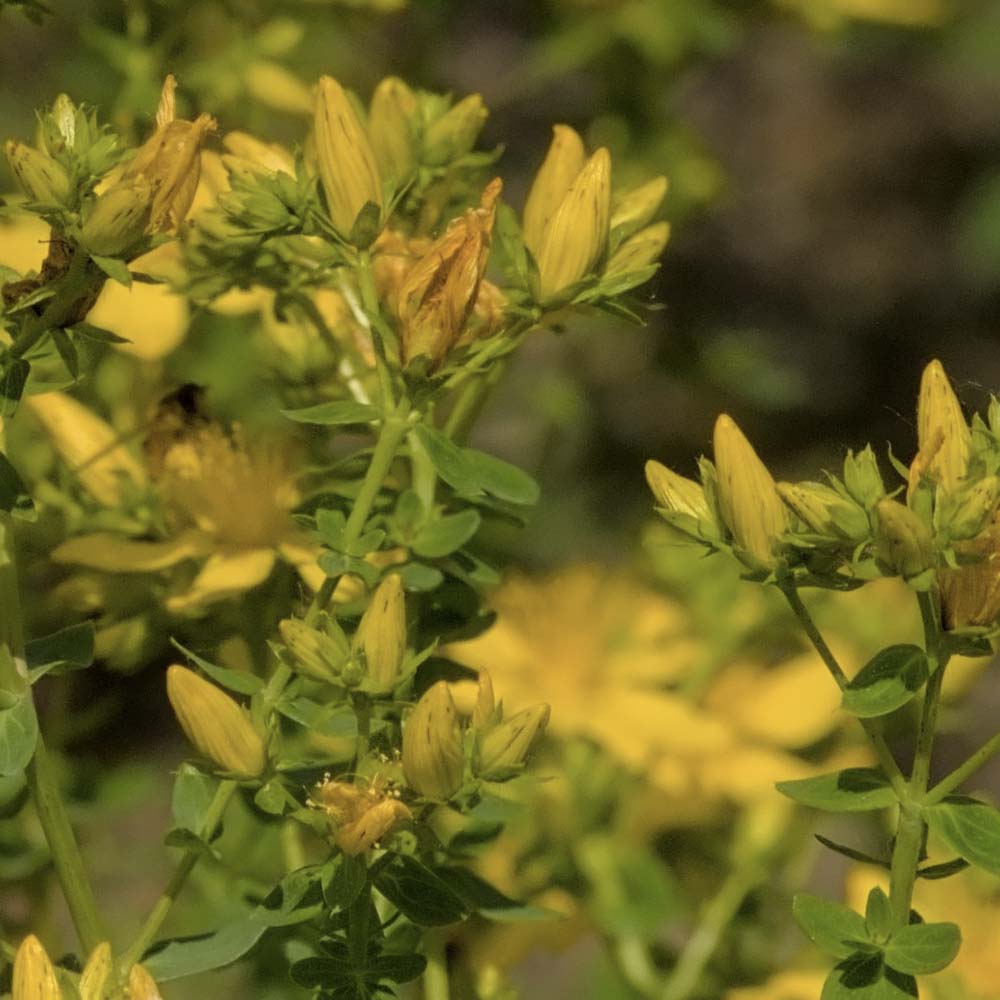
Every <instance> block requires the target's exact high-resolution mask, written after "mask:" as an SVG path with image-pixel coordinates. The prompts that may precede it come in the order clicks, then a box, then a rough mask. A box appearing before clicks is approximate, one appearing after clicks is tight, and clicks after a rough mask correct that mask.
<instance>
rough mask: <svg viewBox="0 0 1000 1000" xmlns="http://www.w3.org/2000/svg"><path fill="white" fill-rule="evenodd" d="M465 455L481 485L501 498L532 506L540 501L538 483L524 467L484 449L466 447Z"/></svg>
mask: <svg viewBox="0 0 1000 1000" xmlns="http://www.w3.org/2000/svg"><path fill="white" fill-rule="evenodd" d="M463 450H464V452H465V457H466V459H467V461H468V462H469V465H470V466H471V468H472V475H473V477H474V478H475V479H476V481H477V482H478V484H479V486H480V487H481V488H482V489H484V490H485V491H486V492H487V493H490V494H492V495H493V496H495V497H497V498H498V499H500V500H506V501H508V502H509V503H516V504H520V505H522V506H531V505H532V504H536V503H538V497H539V496H540V494H541V490H540V489H539V487H538V483H536V482H535V480H534V479H532V478H531V476H529V475H528V473H527V472H525V471H524V470H523V469H519V468H518V467H517V466H516V465H511V464H510V462H504V461H503V460H502V459H499V458H496V457H495V456H493V455H488V454H487V453H486V452H484V451H476V450H475V449H474V448H465V449H463Z"/></svg>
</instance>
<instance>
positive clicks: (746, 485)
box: [646, 361, 1000, 630]
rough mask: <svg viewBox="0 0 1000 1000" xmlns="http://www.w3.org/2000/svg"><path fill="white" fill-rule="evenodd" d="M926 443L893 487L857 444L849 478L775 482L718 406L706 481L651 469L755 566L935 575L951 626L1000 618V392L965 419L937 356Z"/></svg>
mask: <svg viewBox="0 0 1000 1000" xmlns="http://www.w3.org/2000/svg"><path fill="white" fill-rule="evenodd" d="M917 438H918V440H917V444H918V449H917V454H916V456H915V457H914V459H913V461H912V462H911V464H910V466H909V467H908V468H905V467H902V466H897V467H898V468H900V470H901V471H902V472H903V473H905V480H906V483H905V495H902V496H899V495H898V494H903V493H904V489H903V487H902V486H900V487H899V488H898V489H896V490H895V491H887V490H886V487H885V484H884V482H883V480H882V475H881V473H880V471H879V467H878V461H877V459H876V457H875V455H874V453H873V451H872V449H871V447H866V448H864V449H863V450H862V451H860V452H857V453H855V452H849V453H848V454H847V457H846V459H845V461H844V469H843V478H842V479H840V478H838V477H836V476H832V475H831V476H829V477H828V478H829V483H828V484H824V483H817V482H803V483H775V482H774V480H773V478H772V477H771V474H770V472H769V471H768V470H767V468H766V467H765V465H764V464H763V462H761V460H760V458H759V457H758V456H757V453H756V452H755V451H754V449H753V446H752V445H751V444H750V443H749V441H748V440H747V439H746V437H745V436H744V435H743V433H742V432H741V431H740V429H739V428H738V427H737V426H736V424H735V423H734V422H733V421H732V419H730V418H729V417H727V416H725V415H724V416H721V417H719V419H718V421H717V423H716V427H715V464H714V465H713V464H712V463H710V462H708V461H707V460H705V459H702V461H701V483H700V484H699V483H696V482H694V481H693V480H689V479H685V478H684V477H683V476H679V475H677V474H676V473H675V472H672V471H671V470H670V469H667V468H665V467H664V466H662V465H660V464H659V463H657V462H649V463H648V464H647V467H646V476H647V479H648V481H649V485H650V487H651V489H652V491H653V493H654V495H655V496H656V498H657V501H658V503H659V504H660V508H659V509H660V512H661V513H662V514H663V515H664V517H665V518H666V520H667V521H668V522H669V523H670V524H672V525H673V526H674V527H675V528H678V529H679V530H681V531H683V532H685V533H686V534H688V535H690V536H692V537H694V538H696V539H698V540H699V541H701V542H702V543H703V544H706V545H708V546H710V547H714V548H725V547H727V545H728V547H730V548H731V549H732V551H733V552H734V553H735V554H736V555H737V556H738V557H739V558H740V559H741V560H742V561H743V562H744V563H745V564H746V565H747V566H748V567H749V568H750V569H751V570H753V571H755V572H758V573H768V574H769V573H774V574H776V575H778V576H780V575H782V574H792V575H795V574H797V573H804V574H806V575H807V576H808V578H809V579H810V582H812V583H814V584H820V585H824V584H825V585H829V586H843V585H851V584H857V583H861V582H863V581H864V580H865V579H870V578H871V577H873V576H876V575H878V574H880V573H881V574H884V575H895V576H900V577H902V578H903V579H904V580H905V581H906V582H907V583H908V584H909V585H910V586H911V587H913V588H914V589H916V590H928V589H930V588H931V587H934V586H936V587H937V588H938V589H939V591H940V595H941V603H942V609H943V616H944V624H945V625H946V626H947V627H948V628H950V629H959V628H962V629H965V628H973V629H980V630H982V629H986V630H991V629H994V628H996V626H997V624H998V622H1000V403H997V402H996V401H994V403H993V405H991V407H990V415H989V421H988V422H986V421H983V419H982V418H980V417H979V416H976V417H974V418H973V420H972V422H971V424H970V423H969V422H968V421H966V419H965V416H964V415H963V413H962V407H961V404H960V403H959V400H958V397H957V396H956V395H955V392H954V390H953V388H952V386H951V383H950V381H949V380H948V376H947V375H946V374H945V370H944V368H943V367H942V365H941V363H940V362H939V361H932V362H930V364H928V365H927V367H926V368H925V370H924V373H923V376H922V379H921V384H920V393H919V397H918V402H917Z"/></svg>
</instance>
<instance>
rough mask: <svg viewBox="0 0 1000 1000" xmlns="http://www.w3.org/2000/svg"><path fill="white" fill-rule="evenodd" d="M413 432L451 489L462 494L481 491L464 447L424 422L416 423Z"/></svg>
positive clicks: (474, 494) (466, 494)
mask: <svg viewBox="0 0 1000 1000" xmlns="http://www.w3.org/2000/svg"><path fill="white" fill-rule="evenodd" d="M414 432H415V433H416V435H417V437H418V438H419V439H420V443H421V444H422V445H423V446H424V448H426V449H427V454H428V456H429V457H430V460H431V463H432V464H433V465H434V468H435V469H436V470H437V474H438V475H439V476H440V477H441V478H442V479H443V480H444V481H445V482H446V483H447V484H448V485H449V486H450V487H451V488H452V489H453V490H455V491H456V492H457V493H460V494H462V495H464V496H478V495H479V494H480V493H482V490H481V489H480V486H479V481H478V479H477V477H476V472H475V469H474V468H473V466H472V463H471V462H470V461H469V459H468V457H467V456H466V453H465V449H463V448H460V447H459V446H458V445H457V444H455V442H454V441H452V440H451V439H450V438H449V437H448V436H447V435H445V434H442V433H441V431H439V430H435V429H434V428H433V427H428V426H427V425H426V424H417V426H416V427H415V428H414Z"/></svg>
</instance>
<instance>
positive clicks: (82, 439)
mask: <svg viewBox="0 0 1000 1000" xmlns="http://www.w3.org/2000/svg"><path fill="white" fill-rule="evenodd" d="M25 402H26V404H27V407H28V409H29V410H31V412H32V413H33V414H34V416H35V417H36V418H37V420H38V422H39V423H40V424H41V425H42V427H43V428H44V430H45V432H46V433H47V434H48V436H49V438H50V440H51V441H52V444H53V446H54V447H55V449H56V451H57V452H58V453H59V457H60V458H61V459H62V460H63V461H64V462H65V463H66V464H67V466H69V468H70V470H71V471H72V474H73V475H74V476H75V478H76V479H77V481H78V482H79V483H80V485H81V486H82V487H83V488H84V489H85V490H86V491H87V492H88V493H89V494H90V495H91V496H92V497H93V498H94V499H95V500H96V501H97V502H98V503H100V504H101V505H102V506H103V507H120V506H121V505H122V503H123V501H124V500H125V497H126V496H127V494H128V493H129V490H130V488H131V490H132V491H136V490H138V489H141V488H142V487H143V486H145V485H146V482H147V479H148V477H147V475H146V469H145V466H144V465H143V464H142V462H141V461H140V460H139V459H138V458H137V457H136V456H135V455H133V454H132V452H131V451H129V450H128V448H126V447H125V446H124V445H123V444H122V441H121V435H120V434H118V432H117V431H116V430H115V429H114V428H113V427H111V426H110V425H109V424H107V423H105V422H104V421H103V420H102V419H101V418H100V417H99V416H97V414H95V413H93V412H92V411H91V410H89V409H88V408H87V407H86V406H84V405H83V404H82V403H80V402H78V401H77V400H75V399H73V397H72V396H67V395H66V394H65V393H62V392H46V393H42V394H40V395H37V396H29V397H28V398H27V399H26V400H25Z"/></svg>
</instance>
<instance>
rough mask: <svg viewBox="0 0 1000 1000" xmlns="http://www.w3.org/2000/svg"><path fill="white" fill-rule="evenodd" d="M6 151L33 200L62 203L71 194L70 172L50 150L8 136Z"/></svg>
mask: <svg viewBox="0 0 1000 1000" xmlns="http://www.w3.org/2000/svg"><path fill="white" fill-rule="evenodd" d="M4 152H5V153H6V154H7V162H8V163H9V164H10V169H11V171H12V172H13V174H14V176H15V177H16V178H17V182H18V184H20V185H21V187H22V188H23V189H24V193H25V194H26V195H27V196H28V197H29V198H30V199H31V200H32V201H37V202H39V203H40V204H43V205H61V204H63V203H64V202H65V201H66V199H67V198H68V197H69V193H70V187H71V184H70V180H69V174H67V173H66V171H65V170H64V169H63V167H62V165H61V164H59V163H58V162H57V161H56V160H53V159H52V157H50V156H49V155H48V154H47V153H42V152H40V151H39V150H37V149H33V148H32V147H31V146H26V145H25V144H24V143H23V142H14V140H13V139H11V140H8V142H7V144H6V145H5V146H4Z"/></svg>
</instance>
